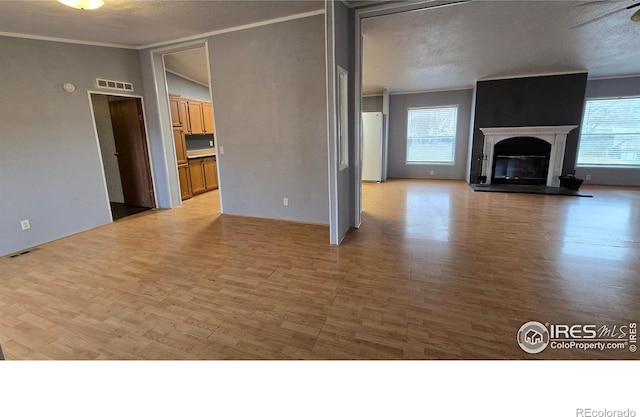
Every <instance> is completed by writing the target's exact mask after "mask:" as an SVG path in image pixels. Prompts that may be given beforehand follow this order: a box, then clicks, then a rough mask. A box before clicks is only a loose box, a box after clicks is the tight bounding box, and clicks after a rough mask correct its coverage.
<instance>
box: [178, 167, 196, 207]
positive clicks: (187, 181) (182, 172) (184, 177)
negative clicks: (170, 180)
mask: <svg viewBox="0 0 640 417" xmlns="http://www.w3.org/2000/svg"><path fill="white" fill-rule="evenodd" d="M178 178H179V179H180V197H181V198H182V200H186V199H188V198H191V197H193V191H191V175H190V174H189V164H188V163H184V164H179V165H178Z"/></svg>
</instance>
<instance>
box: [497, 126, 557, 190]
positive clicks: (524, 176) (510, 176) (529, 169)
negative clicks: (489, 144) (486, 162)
mask: <svg viewBox="0 0 640 417" xmlns="http://www.w3.org/2000/svg"><path fill="white" fill-rule="evenodd" d="M493 155H494V156H493V170H492V173H491V183H492V184H528V185H545V184H546V183H547V175H548V170H549V158H550V157H551V144H550V143H548V142H545V141H544V140H542V139H538V138H532V137H526V136H525V137H514V138H509V139H505V140H503V141H501V142H499V143H497V144H496V145H495V147H494V152H493Z"/></svg>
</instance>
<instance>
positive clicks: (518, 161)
mask: <svg viewBox="0 0 640 417" xmlns="http://www.w3.org/2000/svg"><path fill="white" fill-rule="evenodd" d="M576 127H578V126H526V127H493V128H480V130H481V131H482V133H483V134H484V148H483V157H482V174H481V177H482V178H483V179H486V184H492V183H494V184H514V185H515V184H521V185H546V186H547V187H559V186H560V180H559V176H560V175H561V174H562V164H563V161H564V151H565V146H566V141H567V134H568V133H569V132H571V131H572V130H573V129H575V128H576Z"/></svg>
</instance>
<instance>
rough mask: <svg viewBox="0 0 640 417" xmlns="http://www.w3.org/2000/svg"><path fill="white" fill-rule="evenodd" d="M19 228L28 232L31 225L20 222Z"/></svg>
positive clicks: (27, 221) (26, 221)
mask: <svg viewBox="0 0 640 417" xmlns="http://www.w3.org/2000/svg"><path fill="white" fill-rule="evenodd" d="M20 227H22V230H29V229H31V223H29V220H22V221H21V222H20Z"/></svg>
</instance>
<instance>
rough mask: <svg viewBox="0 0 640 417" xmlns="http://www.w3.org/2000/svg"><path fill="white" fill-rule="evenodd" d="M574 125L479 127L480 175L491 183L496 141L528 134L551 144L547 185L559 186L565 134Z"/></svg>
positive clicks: (573, 127) (574, 126)
mask: <svg viewBox="0 0 640 417" xmlns="http://www.w3.org/2000/svg"><path fill="white" fill-rule="evenodd" d="M576 127H578V126H576V125H572V126H525V127H481V128H480V130H481V131H482V133H483V134H484V147H483V151H482V152H483V158H482V175H483V176H486V178H487V184H491V176H492V172H493V151H494V147H495V145H496V143H499V142H501V141H503V140H505V139H510V138H513V137H521V136H529V137H534V138H538V139H542V140H544V141H545V142H548V143H550V144H551V158H550V160H549V170H548V172H547V187H559V186H560V180H559V178H558V177H559V176H560V175H561V174H562V164H563V162H564V150H565V147H566V143H567V135H568V134H569V132H571V131H572V130H573V129H575V128H576Z"/></svg>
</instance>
